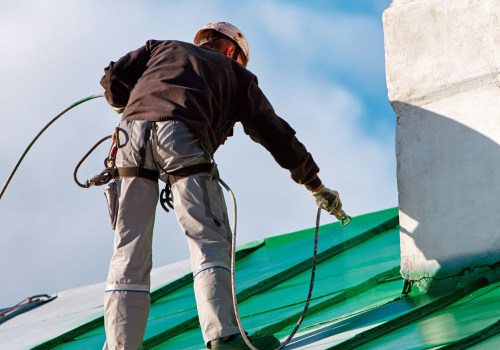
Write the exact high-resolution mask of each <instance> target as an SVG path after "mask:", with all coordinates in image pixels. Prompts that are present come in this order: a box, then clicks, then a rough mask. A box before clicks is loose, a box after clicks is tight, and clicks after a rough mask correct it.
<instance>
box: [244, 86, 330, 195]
mask: <svg viewBox="0 0 500 350" xmlns="http://www.w3.org/2000/svg"><path fill="white" fill-rule="evenodd" d="M247 100H248V103H249V105H247V106H245V107H244V109H242V110H243V111H246V112H249V113H245V112H243V113H242V118H241V123H242V124H243V129H244V131H245V133H246V134H248V135H249V136H250V138H251V139H252V140H253V141H255V142H257V143H259V144H261V145H262V146H264V147H265V148H266V149H267V150H268V151H269V152H270V153H271V155H272V156H273V158H274V159H275V160H276V162H277V163H278V164H279V165H280V166H281V167H283V168H285V169H288V170H290V173H291V177H292V179H293V180H294V181H295V182H297V183H299V184H303V185H305V186H306V187H307V188H308V189H309V190H312V189H315V188H317V187H319V186H320V185H321V180H320V179H319V177H318V175H317V174H318V172H319V168H318V166H317V165H316V163H315V162H314V160H313V158H312V156H311V154H310V153H309V152H307V150H306V148H305V146H304V145H303V144H302V143H301V142H300V141H299V140H298V139H297V137H296V136H295V130H293V129H292V127H291V126H290V125H289V124H288V123H287V122H286V121H285V120H283V119H281V118H280V117H278V116H277V115H276V114H275V112H274V110H273V108H272V106H271V104H270V103H269V101H268V100H267V98H266V97H265V96H264V94H263V93H262V91H261V90H260V88H259V87H258V85H257V81H256V79H254V81H252V83H251V86H250V88H249V91H248V98H247Z"/></svg>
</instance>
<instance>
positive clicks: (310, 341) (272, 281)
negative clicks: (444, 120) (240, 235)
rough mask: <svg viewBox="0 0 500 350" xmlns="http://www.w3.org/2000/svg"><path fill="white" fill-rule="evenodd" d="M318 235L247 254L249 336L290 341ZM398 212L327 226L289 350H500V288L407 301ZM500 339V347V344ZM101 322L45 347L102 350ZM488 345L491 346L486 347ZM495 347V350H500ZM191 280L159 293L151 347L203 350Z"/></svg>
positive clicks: (241, 275) (268, 242)
mask: <svg viewBox="0 0 500 350" xmlns="http://www.w3.org/2000/svg"><path fill="white" fill-rule="evenodd" d="M313 239H314V230H313V229H309V230H304V231H299V232H294V233H290V234H287V235H282V236H277V237H272V238H268V239H265V240H263V241H259V242H254V243H251V244H247V245H245V246H243V247H240V249H239V251H238V258H237V273H236V279H237V281H236V283H237V291H238V301H239V310H240V314H241V316H242V321H243V324H244V326H245V329H246V330H247V331H248V332H249V333H259V334H275V335H276V336H277V337H278V338H280V339H281V340H284V339H286V337H287V336H288V334H289V333H290V332H291V330H292V329H293V327H294V326H295V323H296V322H297V320H298V317H299V316H300V313H301V311H302V308H303V305H304V302H305V299H306V297H307V292H308V287H309V279H310V267H311V255H312V249H313ZM399 262H400V253H399V227H398V209H397V208H393V209H389V210H384V211H380V212H376V213H372V214H368V215H363V216H359V217H356V218H354V220H353V222H352V223H351V225H349V226H347V227H346V228H342V227H340V225H339V224H338V223H334V224H330V225H325V226H322V227H321V230H320V237H319V255H318V266H317V271H316V283H315V287H314V293H313V300H312V302H311V306H310V309H309V311H308V313H307V316H306V319H305V320H304V322H303V325H302V327H301V329H300V331H299V332H298V333H297V335H296V336H295V338H294V340H293V341H292V342H291V343H290V345H289V346H287V349H329V348H332V349H352V348H356V349H358V348H359V349H430V348H441V347H443V346H448V347H453V348H466V347H469V346H472V345H471V344H472V343H473V342H475V341H479V342H478V343H477V344H476V345H475V347H476V348H478V349H482V348H488V349H492V348H500V337H495V334H496V333H497V332H498V330H499V328H500V327H499V326H498V324H497V323H496V322H497V320H498V318H499V314H500V311H498V310H500V305H499V303H500V288H499V287H500V284H495V285H487V283H486V281H484V280H478V281H471V284H470V285H468V286H465V287H464V288H457V289H456V290H454V291H453V292H451V293H448V294H445V295H439V296H429V295H425V294H420V293H419V292H418V291H413V292H412V293H410V294H409V295H407V296H405V295H402V294H401V292H402V290H403V280H402V279H401V277H400V274H399ZM497 338H498V339H497ZM104 339H105V336H104V329H103V326H102V318H96V319H94V320H93V321H91V322H87V323H85V324H82V325H81V326H79V327H76V328H75V329H73V330H71V331H70V332H66V333H64V334H61V335H60V336H58V337H55V338H53V339H51V340H50V341H48V342H44V343H43V344H40V345H39V346H38V347H37V348H38V349H49V348H50V349H53V348H55V349H82V348H85V349H99V348H101V347H102V344H103V343H104ZM485 346H488V347H485ZM492 346H493V347H492ZM203 347H204V346H203V339H202V336H201V332H200V329H199V325H198V320H197V313H196V305H195V300H194V294H193V289H192V275H191V274H186V275H184V276H183V277H181V278H178V279H176V280H174V281H172V282H170V283H165V284H164V285H162V286H159V288H158V289H157V290H156V291H155V292H153V293H152V306H151V312H150V316H149V321H148V327H147V330H146V336H145V342H144V348H145V349H151V348H155V349H200V348H203Z"/></svg>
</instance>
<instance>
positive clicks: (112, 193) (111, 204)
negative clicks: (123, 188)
mask: <svg viewBox="0 0 500 350" xmlns="http://www.w3.org/2000/svg"><path fill="white" fill-rule="evenodd" d="M117 186H118V185H117V184H116V181H112V182H110V183H108V184H107V185H106V188H105V189H104V196H105V197H106V201H107V202H108V211H109V218H110V222H111V228H112V229H113V230H114V229H115V228H116V217H117V214H118V189H117Z"/></svg>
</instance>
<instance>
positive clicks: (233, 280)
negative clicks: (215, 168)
mask: <svg viewBox="0 0 500 350" xmlns="http://www.w3.org/2000/svg"><path fill="white" fill-rule="evenodd" d="M218 180H219V182H220V184H221V185H222V186H223V187H224V188H225V189H226V190H227V192H228V193H229V195H230V196H231V200H232V201H233V241H232V246H231V287H232V295H233V307H234V313H235V315H236V321H237V323H238V328H239V329H240V333H241V336H242V337H243V339H244V340H245V343H246V344H247V345H248V347H250V349H252V350H259V349H257V348H256V347H255V346H253V344H252V343H251V342H250V339H248V336H247V334H246V332H245V330H244V328H243V325H242V323H241V317H240V313H239V311H238V301H237V300H236V278H235V271H236V223H237V208H236V198H235V196H234V194H233V191H232V190H231V189H230V188H229V186H228V185H227V184H226V183H225V182H224V181H222V179H220V178H219V179H218ZM320 216H321V206H319V207H318V214H317V215H316V230H315V232H314V253H313V258H312V271H311V282H310V285H309V293H308V295H307V300H306V304H305V305H304V310H303V311H302V314H301V315H300V318H299V320H298V321H297V324H296V325H295V328H294V330H293V331H292V333H291V334H290V335H289V336H288V338H287V339H286V340H285V341H284V342H283V343H282V344H280V346H279V347H277V348H276V349H275V350H281V349H283V348H284V347H285V346H286V345H287V344H288V343H289V342H290V340H292V338H293V336H294V335H295V333H297V331H298V329H299V328H300V325H301V324H302V321H303V320H304V318H305V316H306V313H307V309H308V308H309V303H310V302H311V298H312V291H313V287H314V277H315V275H316V257H317V253H318V233H319V222H320Z"/></svg>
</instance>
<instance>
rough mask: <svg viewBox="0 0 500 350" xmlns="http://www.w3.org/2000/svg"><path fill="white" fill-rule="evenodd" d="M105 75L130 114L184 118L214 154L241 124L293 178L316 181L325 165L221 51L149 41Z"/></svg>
mask: <svg viewBox="0 0 500 350" xmlns="http://www.w3.org/2000/svg"><path fill="white" fill-rule="evenodd" d="M104 71H105V75H104V76H103V77H102V79H101V85H102V86H103V87H104V89H105V90H106V91H105V96H106V99H107V101H108V102H109V104H111V105H112V106H114V107H125V106H126V108H125V111H124V113H123V119H124V120H148V121H165V120H170V119H178V120H181V121H183V122H184V123H185V124H186V125H187V126H188V127H189V129H190V130H191V132H193V134H195V135H196V136H197V137H198V138H199V139H200V140H201V142H202V143H203V145H204V147H206V149H207V150H208V151H209V152H211V153H212V154H213V153H214V152H215V151H216V150H217V148H218V147H219V146H220V145H221V143H223V141H224V139H225V138H226V136H227V135H228V133H230V131H231V130H232V128H233V126H234V124H235V123H236V122H241V124H242V125H243V129H244V131H245V133H247V134H248V135H249V136H250V137H251V138H252V140H254V141H256V142H258V143H260V144H261V145H262V146H264V147H265V148H266V149H267V150H268V151H269V152H270V153H271V154H272V156H273V157H274V159H275V160H276V161H277V162H278V164H279V165H281V166H282V167H284V168H285V169H288V170H290V172H291V175H292V178H293V180H295V181H296V182H298V183H300V184H305V185H306V186H307V187H308V188H309V189H312V188H315V187H318V186H319V185H320V184H321V182H320V180H319V178H318V177H317V173H318V171H319V168H318V167H317V165H316V163H315V162H314V160H313V159H312V156H311V155H310V154H309V153H308V152H307V150H306V149H305V147H304V146H303V145H302V144H301V143H300V142H299V141H298V140H297V138H296V137H295V131H294V130H293V129H292V128H291V127H290V125H288V123H287V122H285V121H284V120H283V119H281V118H280V117H278V116H277V115H276V114H275V113H274V110H273V107H272V106H271V104H270V103H269V101H268V100H267V98H266V97H265V96H264V94H263V93H262V91H261V90H260V88H259V86H258V84H257V77H256V76H255V75H254V74H252V73H251V72H250V71H248V70H247V69H245V68H244V67H242V66H241V65H240V64H239V63H238V62H236V61H235V60H233V59H230V58H228V57H226V56H224V55H222V54H220V53H219V52H217V51H215V50H212V49H209V48H200V47H196V46H194V45H192V44H188V43H184V42H180V41H172V40H167V41H155V40H150V41H148V42H147V43H146V45H144V46H143V47H141V48H139V49H137V50H135V51H132V52H130V53H128V54H127V55H125V56H123V57H122V58H121V59H119V60H118V61H117V62H111V63H110V64H109V66H108V67H107V68H105V70H104Z"/></svg>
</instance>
